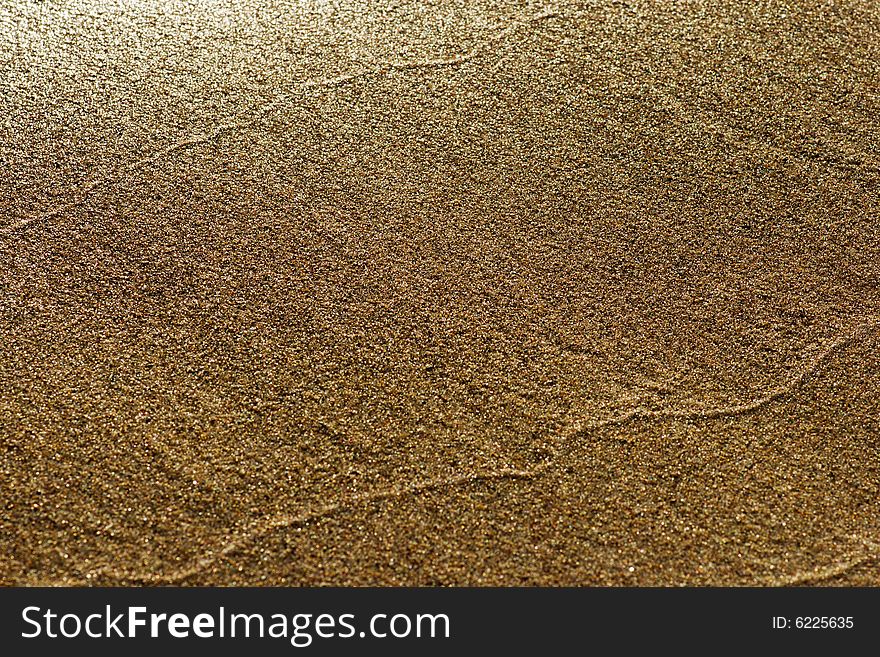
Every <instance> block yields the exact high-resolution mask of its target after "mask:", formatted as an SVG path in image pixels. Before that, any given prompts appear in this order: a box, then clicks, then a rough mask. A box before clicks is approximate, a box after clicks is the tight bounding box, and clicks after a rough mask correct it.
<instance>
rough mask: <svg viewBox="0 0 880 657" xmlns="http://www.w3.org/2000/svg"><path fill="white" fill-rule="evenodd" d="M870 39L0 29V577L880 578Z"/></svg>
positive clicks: (50, 22) (307, 3)
mask: <svg viewBox="0 0 880 657" xmlns="http://www.w3.org/2000/svg"><path fill="white" fill-rule="evenodd" d="M878 201H880V3H877V2H874V1H871V0H864V1H851V0H843V1H837V2H830V1H829V2H818V1H811V0H804V1H802V2H775V1H774V2H768V1H761V2H756V1H754V0H748V1H742V2H738V1H733V0H725V1H723V2H708V1H707V2H697V1H693V2H689V1H672V0H658V1H654V2H650V1H638V2H616V1H611V0H596V1H594V2H569V1H565V0H558V1H554V0H547V2H532V1H513V0H500V1H490V0H475V1H473V2H470V1H468V2H464V1H453V0H434V1H427V0H423V1H421V2H415V1H412V0H404V1H393V2H392V1H391V0H380V1H377V2H354V1H353V0H339V1H331V0H286V1H282V0H271V1H266V2H261V1H257V0H242V1H237V0H236V1H233V0H204V1H201V2H195V1H193V2H183V1H180V0H128V1H122V0H119V1H111V0H66V1H65V0H52V1H47V2H37V1H36V0H12V1H10V2H4V3H3V4H2V6H0V583H2V584H6V585H14V584H17V585H58V584H64V585H119V584H181V585H227V584H232V585H239V584H246V585H254V584H256V585H262V584H266V585H300V584H306V585H325V584H335V585H369V584H379V585H596V584H601V585H605V584H611V585H680V584H690V585H703V584H713V585H755V584H758V585H764V584H766V585H788V584H821V585H835V584H839V585H878V584H880V202H878Z"/></svg>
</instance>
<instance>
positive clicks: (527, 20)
mask: <svg viewBox="0 0 880 657" xmlns="http://www.w3.org/2000/svg"><path fill="white" fill-rule="evenodd" d="M555 16H559V12H558V11H556V10H555V9H545V10H544V11H541V12H539V13H537V14H531V15H526V16H520V17H519V18H517V19H515V20H513V21H512V22H511V24H510V25H508V26H507V27H505V28H504V29H502V30H500V31H499V32H498V33H497V34H496V35H494V36H492V37H489V38H488V39H487V40H486V41H484V42H483V43H481V44H480V45H478V46H476V47H474V48H472V49H471V50H469V51H467V52H464V53H462V54H460V55H455V56H453V57H448V58H433V59H419V60H412V61H380V62H378V64H377V65H376V66H374V67H372V68H367V69H363V70H360V71H356V72H353V73H347V74H345V75H339V76H335V77H328V78H317V79H313V80H306V81H304V82H300V83H299V84H298V85H296V88H295V89H294V90H293V91H291V92H289V93H286V94H282V95H281V96H280V97H279V98H277V99H276V100H274V101H272V102H270V103H268V104H266V105H264V106H263V107H261V108H258V109H257V110H256V111H255V112H254V116H252V117H251V118H249V119H246V120H242V121H231V122H227V123H221V124H219V125H217V126H215V128H214V129H213V130H211V131H210V132H207V133H205V134H202V135H194V136H191V137H188V138H186V139H182V140H180V141H177V142H175V143H173V144H171V145H169V146H166V147H165V148H162V149H160V150H158V151H156V152H154V153H152V154H151V155H148V156H146V157H144V158H141V159H139V160H136V161H134V162H130V163H128V164H124V165H122V166H120V167H118V168H117V169H116V170H114V171H111V172H110V173H109V174H108V175H107V176H105V177H103V178H99V179H94V180H91V181H89V182H86V183H84V184H83V185H82V186H81V187H80V188H79V189H78V190H77V191H76V192H75V193H74V195H73V198H72V199H70V200H68V201H67V202H63V203H61V204H59V205H57V206H55V207H54V208H51V209H49V210H46V211H45V212H41V213H38V214H34V215H30V216H27V217H24V218H23V219H21V220H20V221H17V222H15V223H13V224H10V225H9V226H5V227H3V228H0V236H4V237H6V236H9V235H12V234H14V233H16V232H18V231H20V230H22V229H24V228H26V227H27V226H30V225H32V224H35V223H38V222H40V221H44V220H46V219H51V218H53V217H56V216H58V215H60V214H62V213H63V212H65V211H66V210H69V209H71V208H74V207H76V206H79V205H81V204H82V203H84V202H85V200H86V199H87V198H88V197H89V195H90V194H91V193H92V192H94V191H95V190H97V189H99V188H102V187H106V186H108V185H110V184H112V183H113V182H115V181H118V180H120V179H121V178H122V177H123V175H124V174H126V173H132V172H136V171H138V170H140V169H142V168H144V167H145V166H147V165H149V164H154V163H156V162H158V161H160V160H162V159H164V158H166V157H168V156H170V155H172V154H174V153H177V152H179V151H183V150H186V149H189V148H195V147H198V146H200V145H203V144H208V143H211V142H214V141H216V140H217V139H218V138H219V137H220V136H222V135H224V134H226V133H229V132H235V131H239V130H245V129H247V128H251V127H254V126H256V125H258V124H259V123H260V122H261V121H263V120H264V119H265V118H266V117H267V116H268V115H270V114H271V113H272V112H273V111H275V110H276V109H278V108H279V107H280V106H282V105H283V104H284V103H285V102H288V101H291V100H293V99H295V98H296V97H298V96H301V95H302V94H303V93H305V92H306V91H308V90H311V89H333V88H336V87H341V86H344V85H346V84H349V83H351V82H354V81H355V80H360V79H363V78H368V77H373V76H379V75H387V74H388V73H389V72H391V71H411V70H419V69H434V68H446V67H453V66H459V65H461V64H464V63H466V62H470V61H472V60H474V59H476V58H478V57H480V56H481V55H483V54H485V53H486V52H488V51H490V49H491V46H492V45H493V44H495V43H497V42H498V41H501V40H503V39H505V38H507V37H508V36H509V35H510V34H512V33H513V32H515V31H516V30H518V29H521V28H523V27H526V26H528V25H531V24H534V23H537V22H540V21H544V20H547V19H548V18H553V17H555Z"/></svg>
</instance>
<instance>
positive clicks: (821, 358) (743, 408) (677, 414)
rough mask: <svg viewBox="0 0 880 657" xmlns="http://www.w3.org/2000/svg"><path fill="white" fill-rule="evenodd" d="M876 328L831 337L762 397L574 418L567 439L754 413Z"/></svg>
mask: <svg viewBox="0 0 880 657" xmlns="http://www.w3.org/2000/svg"><path fill="white" fill-rule="evenodd" d="M878 328H880V319H877V318H871V320H870V321H869V322H867V323H864V324H860V325H858V326H856V327H855V328H854V329H853V330H851V331H849V332H848V333H846V334H844V335H841V336H839V337H838V338H837V339H835V340H834V341H833V342H832V343H831V344H830V345H829V346H828V347H827V348H826V349H825V350H824V351H822V352H821V353H820V354H818V355H817V356H815V357H814V358H813V359H812V360H811V361H810V363H809V365H807V367H805V368H804V369H802V370H801V371H800V372H798V373H797V374H796V375H795V376H794V377H792V378H791V379H790V380H789V381H788V382H787V383H785V384H784V385H782V386H779V387H777V388H775V389H774V390H772V391H771V392H769V393H768V394H767V395H765V396H763V397H759V398H757V399H755V400H753V401H751V402H748V403H744V404H733V405H730V406H713V407H709V408H685V409H681V410H671V411H649V410H646V409H644V408H634V409H633V410H631V411H628V412H626V413H624V414H622V415H618V416H615V417H611V418H607V419H605V420H601V421H599V422H596V423H594V424H588V425H583V424H582V423H580V422H575V423H574V425H573V427H572V429H571V434H570V436H569V437H568V438H567V439H571V438H576V437H578V436H580V435H581V434H583V433H585V432H587V431H591V430H597V429H604V428H605V427H612V426H621V425H624V424H628V423H630V422H634V421H637V420H665V419H678V420H704V419H709V420H711V419H716V418H721V417H736V416H741V415H747V414H749V413H754V412H755V411H758V410H760V409H762V408H764V407H765V406H767V405H768V404H770V403H772V402H775V401H778V400H779V399H782V398H783V397H785V396H786V395H789V394H791V393H792V392H793V391H794V390H796V389H797V388H799V387H800V386H802V385H803V384H804V383H806V382H807V381H808V380H809V379H810V377H811V376H813V375H814V374H815V373H816V372H817V371H818V370H819V369H820V368H821V367H822V365H823V364H824V363H825V361H827V360H828V359H829V358H830V357H831V356H833V355H834V354H835V353H836V352H838V351H840V350H841V349H843V348H845V347H847V346H849V345H851V344H853V343H855V342H858V341H859V340H861V339H863V338H865V337H866V336H867V335H869V334H870V333H871V332H873V331H875V330H877V329H878Z"/></svg>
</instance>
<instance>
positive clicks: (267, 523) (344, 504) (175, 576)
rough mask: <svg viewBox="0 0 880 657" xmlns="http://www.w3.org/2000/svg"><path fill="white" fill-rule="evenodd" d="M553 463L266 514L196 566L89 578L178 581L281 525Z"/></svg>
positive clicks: (526, 475)
mask: <svg viewBox="0 0 880 657" xmlns="http://www.w3.org/2000/svg"><path fill="white" fill-rule="evenodd" d="M549 467H550V465H549V464H548V463H545V464H542V465H539V466H537V467H535V468H533V469H531V470H519V469H516V468H502V469H500V470H495V471H491V472H484V473H477V474H471V475H461V476H458V477H449V478H444V479H432V480H427V481H422V482H416V483H413V484H410V485H407V486H403V487H400V488H389V489H387V490H379V491H373V492H370V493H365V494H363V495H355V496H353V497H350V498H348V499H346V500H342V501H340V502H336V503H333V504H327V505H325V506H321V507H317V508H313V509H309V510H305V511H301V512H299V513H294V514H287V515H277V516H271V517H268V518H264V519H262V520H260V521H258V522H257V523H255V524H254V525H253V526H252V527H251V528H249V529H247V530H245V531H243V532H242V533H241V534H239V535H238V536H237V537H235V538H233V539H232V540H231V541H230V542H228V543H227V544H226V545H224V546H223V547H222V548H220V549H218V550H215V551H211V552H209V553H208V554H207V555H206V556H204V557H202V558H201V559H199V560H198V561H197V562H196V563H195V564H194V565H193V566H191V567H189V568H186V569H184V570H179V571H177V572H174V573H170V574H167V575H143V574H139V573H131V572H127V571H121V570H115V569H112V568H101V569H98V570H96V571H92V572H91V573H89V574H88V576H87V579H89V580H92V579H94V578H96V577H99V576H105V577H111V578H113V579H116V580H121V581H131V582H138V583H141V584H178V583H180V582H183V581H185V580H187V579H189V578H190V577H193V576H195V575H198V574H199V573H202V572H204V571H205V570H207V569H208V568H210V567H211V566H212V565H214V564H215V563H216V562H217V561H219V560H220V559H222V558H224V557H228V556H230V555H232V554H235V553H236V552H238V551H239V550H241V549H243V548H244V547H246V546H247V545H248V544H250V543H252V542H253V541H254V540H256V539H257V538H259V537H261V536H265V535H267V534H269V533H271V532H273V531H275V530H278V529H286V528H289V527H302V526H305V525H308V524H309V523H311V522H314V521H316V520H320V519H321V518H326V517H328V516H332V515H335V514H337V513H341V512H343V511H346V510H348V509H350V508H352V507H355V506H360V505H364V504H372V503H375V502H383V501H387V500H393V499H397V498H401V497H406V496H408V495H418V494H419V493H425V492H428V491H432V490H441V489H444V488H455V487H458V486H466V485H468V484H474V483H478V482H482V481H493V480H504V479H534V478H535V477H537V476H539V475H540V474H541V473H543V472H544V471H546V470H547V469H548V468H549Z"/></svg>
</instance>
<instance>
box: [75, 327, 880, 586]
mask: <svg viewBox="0 0 880 657" xmlns="http://www.w3.org/2000/svg"><path fill="white" fill-rule="evenodd" d="M877 328H880V319H876V318H872V320H871V321H869V322H867V323H865V324H861V325H859V326H856V327H855V328H854V329H853V330H851V331H849V332H848V333H847V334H845V335H842V336H840V337H838V338H837V339H836V340H834V341H833V342H832V343H831V345H829V346H828V348H827V349H825V350H824V351H823V352H821V353H820V354H819V355H818V356H816V357H815V358H814V359H813V360H812V361H811V363H810V365H809V366H808V367H807V368H805V369H804V370H802V371H801V372H799V373H798V374H797V375H796V376H795V377H793V378H792V379H791V380H790V381H789V382H788V383H787V384H786V385H784V386H781V387H779V388H777V389H776V390H774V391H773V392H771V393H770V394H768V395H766V396H764V397H760V398H759V399H756V400H754V401H752V402H750V403H747V404H736V405H732V406H721V407H715V408H709V409H704V410H693V409H690V410H689V409H685V410H681V411H666V412H649V411H644V410H642V409H635V410H633V411H631V412H629V413H626V414H624V415H621V416H618V417H616V418H610V419H608V420H604V421H602V422H599V423H597V424H594V425H590V426H588V427H576V428H575V430H574V431H573V433H571V434H570V435H569V436H568V438H567V439H566V440H571V439H575V438H578V437H579V436H581V435H582V434H583V433H585V432H586V431H589V430H598V429H602V428H605V427H609V426H619V425H623V424H626V423H628V422H630V421H634V420H638V419H666V418H673V419H705V418H708V419H713V418H719V417H734V416H739V415H744V414H747V413H751V412H754V411H757V410H760V409H761V408H763V407H765V406H767V405H768V404H770V403H772V402H774V401H778V400H779V399H781V398H782V397H784V396H786V395H787V394H790V393H791V392H793V391H794V390H795V389H797V388H798V387H800V386H801V385H803V384H804V383H805V382H806V381H807V380H809V378H810V377H811V376H812V375H813V374H815V373H816V372H817V371H818V370H819V369H820V368H821V367H822V365H823V364H824V363H825V362H826V361H827V360H828V359H829V358H830V357H831V356H832V355H833V354H834V353H836V352H837V351H839V350H841V349H843V348H845V347H846V346H848V345H850V344H853V343H854V342H856V341H858V340H860V339H862V338H864V337H865V336H867V335H869V334H870V333H871V332H872V331H874V330H875V329H877ZM557 455H558V453H553V454H552V456H551V459H550V460H549V461H546V462H544V463H542V464H540V465H538V466H536V467H535V468H533V469H531V470H519V469H515V468H504V469H501V470H496V471H492V472H486V473H483V474H472V475H464V476H460V477H451V478H446V479H439V480H428V481H422V482H418V483H415V484H411V485H409V486H405V487H403V488H396V489H395V488H391V489H387V490H381V491H376V492H372V493H366V494H363V495H357V496H354V497H352V498H349V499H347V500H343V501H340V502H336V503H333V504H328V505H326V506H322V507H318V508H314V509H311V510H306V511H303V512H300V513H296V514H285V515H276V516H271V517H268V518H264V519H263V520H261V521H258V522H257V523H256V524H255V525H254V526H252V527H251V528H250V529H248V530H246V531H243V532H241V533H240V534H239V535H238V536H237V537H236V538H234V539H233V540H231V541H230V542H228V543H227V544H226V545H225V546H223V547H222V548H220V549H219V550H216V551H214V552H212V553H211V554H210V555H209V556H206V557H203V558H201V559H199V560H198V561H197V562H196V563H195V564H194V565H193V566H191V567H189V568H186V569H184V570H179V571H177V572H174V573H170V574H167V575H142V574H139V573H131V572H124V571H118V570H115V569H111V568H101V569H98V570H96V571H92V572H91V573H89V575H88V576H87V578H88V579H91V578H92V577H94V576H98V575H103V576H107V577H111V578H114V579H117V580H122V581H133V582H140V583H143V584H176V583H179V582H182V581H184V580H186V579H188V578H189V577H193V576H195V575H198V574H200V573H202V572H204V571H205V570H206V569H207V568H209V567H210V566H212V565H213V564H215V563H216V562H217V561H219V560H220V559H221V558H223V557H226V556H229V555H231V554H234V553H235V552H237V551H238V550H240V549H242V548H243V547H244V546H245V545H247V544H248V543H249V542H251V541H252V540H254V539H255V538H258V537H259V536H264V535H266V534H268V533H270V532H272V531H274V530H276V529H283V528H287V527H294V526H303V525H307V524H308V523H310V522H312V521H314V520H318V519H320V518H324V517H327V516H331V515H333V514H335V513H338V512H341V511H344V510H346V509H348V508H350V507H352V506H355V505H358V504H369V503H373V502H381V501H384V500H388V499H394V498H398V497H403V496H406V495H414V494H418V493H422V492H426V491H429V490H438V489H443V488H449V487H455V486H461V485H466V484H470V483H475V482H479V481H491V480H502V479H535V478H537V477H538V476H540V475H542V474H544V473H546V472H548V471H549V470H551V469H552V468H554V467H555V466H556V460H557ZM871 546H872V548H876V547H877V546H876V545H874V544H871ZM875 558H880V554H878V553H870V554H868V555H865V556H863V557H859V558H857V559H854V560H850V561H846V562H843V563H836V564H832V565H831V566H828V567H825V568H822V569H819V570H817V571H814V572H810V573H805V574H802V575H794V576H792V577H791V578H788V579H785V580H777V581H776V585H793V584H798V583H809V582H811V581H821V580H823V579H829V578H831V577H835V576H837V575H840V574H844V573H845V572H846V571H847V570H850V569H852V568H854V567H856V566H858V565H861V564H863V563H866V562H868V561H871V560H873V559H875Z"/></svg>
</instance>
